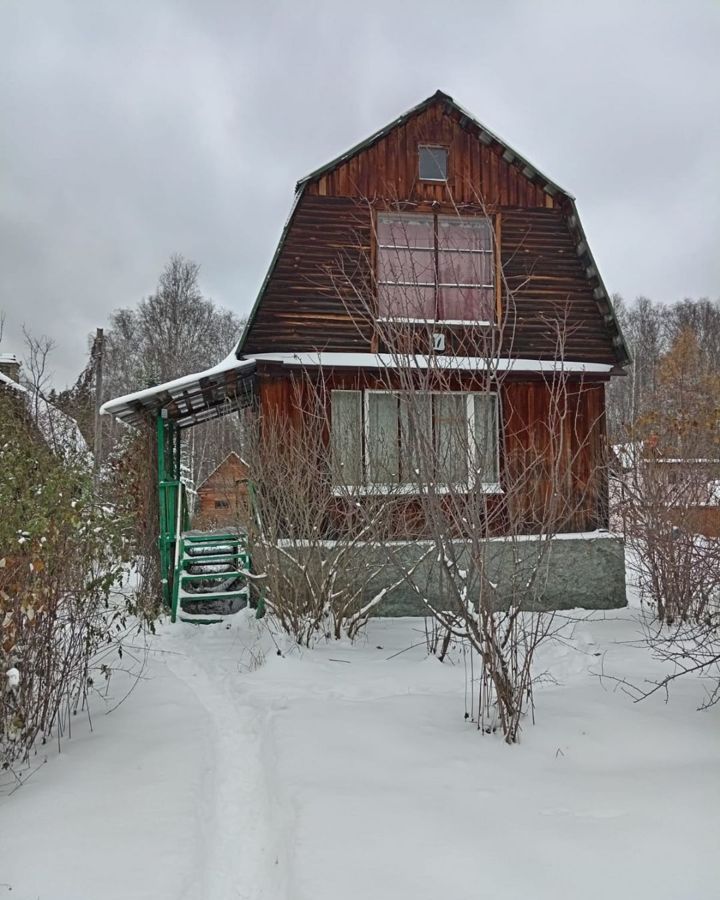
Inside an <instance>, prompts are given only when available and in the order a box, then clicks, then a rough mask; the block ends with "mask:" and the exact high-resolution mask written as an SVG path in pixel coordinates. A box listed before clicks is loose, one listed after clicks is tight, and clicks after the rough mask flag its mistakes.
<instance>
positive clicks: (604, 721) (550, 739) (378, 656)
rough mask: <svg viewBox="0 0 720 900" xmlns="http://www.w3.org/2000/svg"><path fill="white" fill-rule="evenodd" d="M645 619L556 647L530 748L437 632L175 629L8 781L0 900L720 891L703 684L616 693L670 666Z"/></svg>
mask: <svg viewBox="0 0 720 900" xmlns="http://www.w3.org/2000/svg"><path fill="white" fill-rule="evenodd" d="M639 615H640V614H639V612H638V611H636V610H619V611H614V612H612V613H608V614H607V615H604V616H603V615H599V614H595V615H593V616H591V617H589V618H587V619H586V620H585V621H582V622H580V623H576V624H575V625H574V627H573V634H572V638H571V639H570V640H568V641H567V642H565V643H560V642H556V643H554V644H553V645H551V646H549V647H547V648H545V649H544V651H543V658H542V660H541V668H543V669H547V670H548V671H549V672H550V673H551V674H552V676H553V679H554V682H551V681H548V682H547V683H545V684H543V685H542V686H540V687H539V688H538V690H537V693H536V706H537V724H536V725H535V726H534V727H533V726H532V725H531V724H530V723H527V725H526V727H525V730H524V732H523V740H522V743H521V744H520V745H519V746H516V747H507V746H505V745H504V744H503V743H502V741H501V739H499V738H498V737H488V736H482V735H481V734H479V733H478V732H477V730H476V729H475V728H474V727H473V726H472V725H471V724H470V723H468V722H466V721H465V719H464V712H465V692H466V684H467V681H466V673H465V669H464V666H463V664H462V661H461V659H460V660H459V661H458V662H456V664H448V663H446V664H440V663H439V662H438V661H437V660H436V659H434V658H432V657H430V658H428V657H427V655H426V651H425V645H424V640H423V638H424V628H423V623H422V620H415V619H397V620H385V621H383V620H379V621H375V622H372V623H371V624H370V626H369V628H368V631H367V634H366V635H365V636H364V637H363V638H361V640H360V641H359V642H358V643H357V644H356V645H355V646H350V645H347V644H337V643H328V644H322V645H321V646H319V647H318V648H317V649H315V650H313V651H302V652H301V651H299V650H294V651H292V652H291V653H289V654H286V655H284V656H278V655H277V654H276V650H275V647H274V645H273V642H272V640H271V638H270V636H269V634H268V632H267V629H266V627H265V625H264V624H263V623H258V622H256V621H255V620H254V619H252V618H250V617H249V616H247V615H244V614H241V615H239V616H237V617H235V619H233V620H231V624H230V627H225V626H223V625H220V626H212V627H204V628H203V627H198V626H191V625H177V626H169V625H167V626H163V627H162V628H161V629H160V631H159V633H158V635H157V636H156V637H155V638H153V639H152V641H151V643H150V645H149V652H148V661H147V665H146V667H145V670H144V673H143V679H142V680H141V681H140V682H139V683H138V684H137V686H136V688H135V689H134V691H133V692H132V693H131V694H130V696H128V697H127V699H126V700H125V701H124V702H123V703H122V704H121V705H120V706H119V707H118V708H117V709H116V710H115V711H114V712H113V713H112V714H111V715H103V714H102V711H101V710H100V709H99V708H96V709H95V713H94V720H93V726H94V731H93V733H92V734H90V733H89V731H88V727H87V723H86V722H83V721H82V720H80V719H78V721H77V723H76V725H75V732H74V736H73V739H72V740H71V741H68V742H66V743H65V744H64V745H63V747H62V752H61V753H60V754H58V753H57V750H56V749H52V748H48V762H47V764H45V765H42V766H41V767H40V768H38V769H37V771H35V773H34V774H33V775H32V777H31V778H30V780H29V781H28V782H27V783H26V784H25V785H24V786H23V787H22V788H21V789H19V790H16V791H14V792H13V793H12V794H10V790H11V787H12V786H11V784H10V782H9V781H8V779H7V778H5V777H4V779H3V781H2V787H1V788H0V898H1V897H3V896H4V895H5V894H7V896H8V897H9V898H12V900H100V898H102V900H116V898H117V900H120V898H122V900H128V898H153V900H177V898H192V900H231V898H246V900H360V898H362V900H367V898H373V900H402V898H408V900H431V898H432V900H437V898H439V897H452V898H453V900H478V898H484V897H488V898H493V900H510V898H512V900H515V898H518V900H520V898H522V900H528V898H533V900H562V898H573V900H575V898H580V897H581V898H584V900H594V898H598V900H600V898H602V900H607V898H608V897H618V898H625V897H627V898H633V900H645V898H647V900H694V898H707V897H713V896H716V895H717V890H718V888H717V886H718V884H719V883H720V856H719V855H718V853H717V821H718V809H720V754H719V753H718V751H719V749H720V740H719V738H720V729H719V726H720V715H719V711H718V710H710V711H709V712H706V713H699V712H696V707H697V706H698V704H699V702H700V701H701V699H702V696H703V693H702V685H701V684H700V683H699V682H698V681H696V680H685V681H681V682H678V683H677V684H676V685H675V686H674V687H673V689H672V692H671V696H670V702H669V703H665V700H664V697H662V696H660V695H656V696H655V697H653V698H651V699H650V700H648V701H645V702H642V703H637V704H635V703H633V702H632V700H631V698H630V697H629V696H628V695H627V694H626V693H625V692H624V691H623V690H621V689H620V688H619V687H618V685H617V683H616V682H614V681H612V680H610V679H603V678H600V677H599V673H601V672H603V671H605V672H606V673H608V674H611V675H616V676H619V677H625V678H627V679H629V680H630V681H634V682H636V683H642V682H643V680H644V679H647V678H652V677H654V676H655V675H656V674H657V672H658V669H657V666H656V664H655V663H654V662H653V661H652V659H651V657H650V654H649V652H648V651H647V650H646V649H644V648H642V647H638V646H634V645H633V644H634V642H635V641H637V640H638V638H639V637H640V631H641V629H640V625H639V622H638V616H639ZM414 644H415V645H417V646H414V647H412V645H414ZM411 647H412V649H408V648H411ZM112 685H113V683H112V682H111V687H112ZM122 689H124V688H123V686H122V685H121V684H120V679H119V678H118V679H117V682H116V686H115V687H114V688H113V691H115V690H116V691H117V692H118V693H117V697H116V699H120V697H121V696H122ZM113 691H111V693H112V692H113ZM41 758H42V757H40V759H41Z"/></svg>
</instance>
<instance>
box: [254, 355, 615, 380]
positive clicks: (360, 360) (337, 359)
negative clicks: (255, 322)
mask: <svg viewBox="0 0 720 900" xmlns="http://www.w3.org/2000/svg"><path fill="white" fill-rule="evenodd" d="M247 359H252V360H253V361H255V362H279V363H282V364H283V365H285V366H301V367H302V366H308V367H315V366H327V367H341V368H343V367H344V368H361V369H363V368H376V369H397V368H404V367H406V366H407V367H408V368H418V369H428V368H431V367H437V368H438V369H448V370H458V371H469V372H487V371H496V372H520V373H523V372H578V373H583V372H584V373H586V374H588V375H591V374H594V375H607V374H609V373H610V371H611V370H612V369H613V368H614V366H612V365H608V364H606V363H591V362H574V361H571V360H542V359H509V358H507V359H506V358H503V359H498V358H495V357H484V356H420V355H416V356H406V357H404V356H398V355H395V354H391V353H256V354H255V355H254V356H252V357H247Z"/></svg>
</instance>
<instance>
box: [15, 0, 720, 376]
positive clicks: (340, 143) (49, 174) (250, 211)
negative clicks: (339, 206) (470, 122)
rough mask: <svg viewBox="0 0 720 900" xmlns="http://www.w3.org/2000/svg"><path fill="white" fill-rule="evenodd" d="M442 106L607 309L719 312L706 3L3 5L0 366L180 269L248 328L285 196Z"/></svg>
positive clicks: (717, 27) (718, 19)
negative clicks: (409, 113)
mask: <svg viewBox="0 0 720 900" xmlns="http://www.w3.org/2000/svg"><path fill="white" fill-rule="evenodd" d="M437 88H440V89H441V90H443V91H445V92H447V93H449V94H451V95H452V96H453V97H454V98H455V99H456V100H457V101H458V102H460V103H461V104H462V105H463V106H465V107H466V108H467V109H469V110H470V111H471V112H472V113H474V114H475V116H476V117H477V118H478V119H480V120H481V121H482V122H484V123H485V124H486V125H487V126H488V127H489V128H490V129H491V130H493V131H495V132H496V133H497V134H499V135H501V136H502V137H503V138H504V139H505V140H506V141H508V143H510V144H511V145H512V146H513V147H515V148H516V149H517V150H518V151H519V152H520V153H522V154H523V155H525V156H526V157H527V158H529V159H530V160H531V161H532V162H533V163H534V164H535V165H537V166H538V167H539V168H540V169H541V170H542V171H543V172H545V173H546V174H547V175H549V176H550V177H551V178H553V179H554V180H555V181H557V182H558V183H559V184H561V185H562V186H563V187H565V188H566V189H567V190H569V191H570V192H572V193H573V194H575V196H576V197H577V198H578V206H579V209H580V213H581V215H582V218H583V224H584V226H585V230H586V232H587V234H588V237H589V239H590V243H591V246H592V248H593V251H594V254H595V256H596V258H597V260H598V263H599V265H600V268H601V271H602V273H603V276H604V279H605V282H606V284H607V286H608V289H609V290H610V291H612V292H615V291H617V292H620V293H621V294H623V295H624V296H625V297H626V298H632V297H633V296H635V295H637V294H641V293H642V294H646V295H648V296H650V297H653V298H655V299H658V300H662V301H672V300H676V299H680V298H682V297H684V296H695V297H697V296H710V297H713V298H717V297H718V296H720V287H719V285H720V252H718V246H719V243H720V241H719V238H720V177H719V175H718V171H719V170H718V166H719V164H720V2H718V0H686V2H684V3H679V2H677V0H668V2H665V0H646V2H642V0H621V2H618V0H597V2H595V0H567V2H562V0H494V2H488V0H472V2H448V0H446V2H444V3H438V2H437V0H434V2H426V0H415V2H413V3H410V2H407V0H406V2H393V0H384V2H377V3H376V2H373V0H362V2H354V3H349V2H345V0H333V2H303V0H294V2H273V0H264V2H252V3H251V2H242V0H235V2H231V0H144V2H133V0H123V2H109V0H108V2H104V0H70V2H63V0H0V310H4V311H5V314H6V319H7V321H6V328H5V337H4V340H3V344H2V350H4V351H6V352H10V351H17V352H20V351H21V350H22V346H21V344H22V338H21V327H22V324H23V323H25V324H26V325H27V326H28V327H29V328H30V329H31V330H32V331H34V332H36V333H45V334H48V335H50V336H51V337H53V338H54V339H55V341H56V343H57V350H56V352H55V356H54V370H55V375H56V379H55V380H56V384H57V386H63V385H64V384H66V383H68V382H72V381H74V379H75V377H76V375H77V374H78V372H79V371H80V370H81V369H82V367H83V365H84V363H85V359H86V349H87V335H88V333H89V332H91V331H93V330H94V329H95V327H96V326H102V325H104V324H106V322H107V317H108V314H109V313H110V312H111V311H112V310H113V309H115V308H117V307H120V306H128V305H133V304H135V303H136V302H137V301H138V300H139V299H140V298H141V297H142V296H144V295H146V294H148V293H149V292H151V291H152V290H153V288H154V286H155V284H156V281H157V276H158V274H159V273H160V271H161V270H162V268H163V266H164V264H165V262H166V260H167V258H168V257H169V255H170V254H171V253H173V252H179V253H182V254H184V255H186V256H188V257H190V258H192V259H194V260H196V261H197V262H199V263H200V264H201V266H202V270H201V281H202V287H203V289H204V290H205V292H206V293H207V294H209V295H210V296H211V297H212V298H213V299H214V300H216V301H217V302H218V303H220V304H222V305H224V306H227V307H229V308H231V309H233V310H234V311H235V312H237V313H238V314H242V313H244V312H247V311H248V310H249V308H250V306H251V305H252V302H253V300H254V298H255V295H256V293H257V290H258V287H259V284H260V282H261V280H262V278H263V275H264V273H265V270H266V269H267V266H268V263H269V261H270V258H271V256H272V253H273V250H274V247H275V244H276V242H277V240H278V238H279V235H280V231H281V228H282V225H283V222H284V220H285V218H286V216H287V213H288V210H289V208H290V204H291V201H292V195H293V186H294V183H295V181H296V180H297V179H298V178H299V177H301V176H302V175H304V174H305V173H306V172H308V171H309V170H311V169H314V168H316V167H317V166H319V165H321V164H322V163H324V162H326V161H328V160H329V159H331V158H333V157H334V156H336V155H337V154H338V153H340V152H341V151H343V150H345V149H347V147H349V146H350V145H352V144H353V143H355V142H356V141H358V140H360V139H362V138H363V137H366V136H367V135H368V134H369V133H371V132H372V131H374V130H375V129H377V128H378V127H380V126H382V125H384V124H386V123H387V122H388V121H390V120H391V119H393V118H394V117H395V116H397V115H398V114H400V113H401V112H403V111H404V110H405V109H407V108H408V107H410V106H412V105H414V104H415V103H417V102H419V101H420V100H422V99H423V98H425V97H426V96H428V95H429V94H431V93H433V92H434V91H435V90H436V89H437Z"/></svg>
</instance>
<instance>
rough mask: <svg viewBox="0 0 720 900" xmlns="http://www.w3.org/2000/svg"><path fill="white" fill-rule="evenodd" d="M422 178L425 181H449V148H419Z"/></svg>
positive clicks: (421, 146)
mask: <svg viewBox="0 0 720 900" xmlns="http://www.w3.org/2000/svg"><path fill="white" fill-rule="evenodd" d="M419 155H420V178H421V179H422V180H423V181H447V161H448V152H447V147H430V146H427V145H425V146H423V145H422V144H421V145H420V147H419Z"/></svg>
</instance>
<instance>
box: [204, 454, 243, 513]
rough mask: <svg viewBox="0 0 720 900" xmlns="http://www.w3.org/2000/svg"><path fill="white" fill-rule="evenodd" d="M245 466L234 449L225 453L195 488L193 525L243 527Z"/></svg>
mask: <svg viewBox="0 0 720 900" xmlns="http://www.w3.org/2000/svg"><path fill="white" fill-rule="evenodd" d="M247 479H248V465H247V463H246V462H245V461H244V460H243V459H241V458H240V456H238V454H237V453H235V452H234V451H233V452H231V453H228V455H227V456H226V457H225V459H224V460H223V461H222V462H221V463H220V465H218V466H217V467H216V468H215V469H214V470H213V471H212V472H211V473H210V474H209V475H208V476H207V478H206V479H205V480H204V481H203V482H202V484H200V485H199V486H198V489H197V508H196V510H195V515H194V516H193V527H194V528H197V529H201V530H205V529H208V528H217V527H225V526H229V527H238V526H241V527H242V526H247V523H248V518H249V505H248V480H247Z"/></svg>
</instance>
